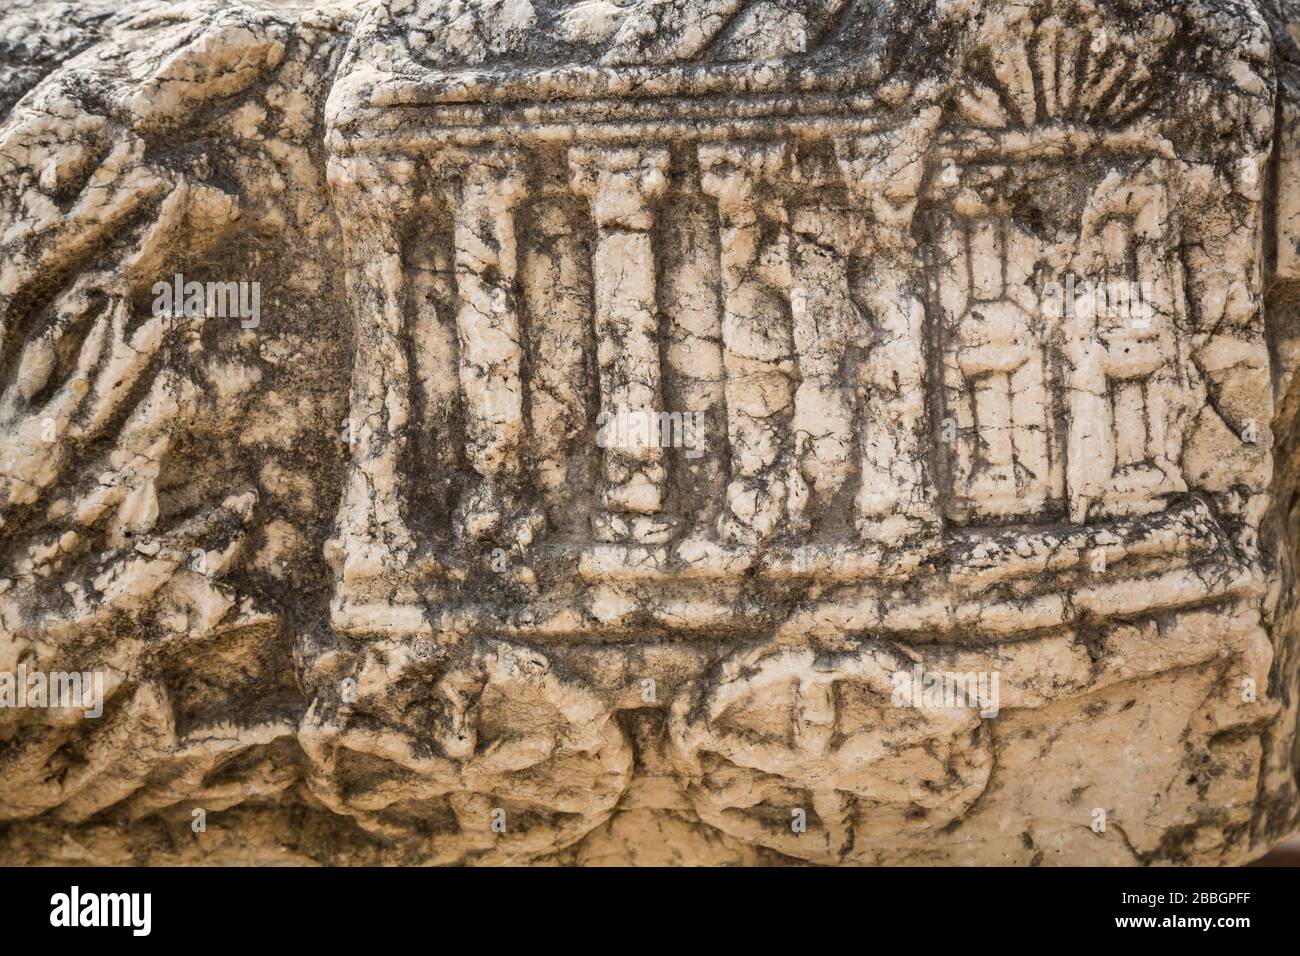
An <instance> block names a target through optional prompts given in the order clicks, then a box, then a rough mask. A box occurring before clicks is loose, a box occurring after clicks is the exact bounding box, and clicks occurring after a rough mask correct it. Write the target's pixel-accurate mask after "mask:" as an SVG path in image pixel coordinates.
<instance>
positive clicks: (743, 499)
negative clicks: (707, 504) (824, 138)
mask: <svg viewBox="0 0 1300 956" xmlns="http://www.w3.org/2000/svg"><path fill="white" fill-rule="evenodd" d="M699 160H700V173H701V183H700V184H701V186H702V188H703V189H704V192H706V193H707V194H708V195H710V196H713V197H714V198H715V199H716V200H717V202H718V217H719V220H720V222H721V230H720V232H721V245H722V287H723V318H722V345H723V361H724V366H725V369H726V397H727V438H728V441H729V444H730V446H731V483H730V484H729V485H728V486H727V511H726V512H725V513H724V514H723V515H722V518H721V520H720V526H721V527H720V528H719V531H720V532H721V534H722V536H723V538H724V539H727V540H732V541H740V542H747V543H752V542H754V541H756V540H761V539H763V538H766V537H769V536H770V535H772V534H773V533H774V532H775V531H776V530H777V528H778V526H779V524H780V521H781V518H782V516H783V515H784V513H785V509H786V503H787V498H788V493H789V488H788V485H787V479H788V474H787V473H786V468H785V463H784V462H783V461H782V445H783V444H784V436H785V434H786V433H787V427H788V422H789V418H790V414H791V409H792V406H793V401H794V372H795V364H794V345H793V340H792V335H791V328H790V319H789V314H788V309H789V303H788V300H787V297H788V295H789V291H790V260H789V245H790V241H789V224H788V221H787V215H786V210H785V206H784V204H783V202H782V201H781V199H780V196H779V194H778V192H777V190H778V189H779V187H780V186H781V185H782V184H783V183H784V182H785V180H786V178H787V177H788V166H789V162H790V148H789V146H788V144H785V143H723V144H704V145H701V146H700V149H699Z"/></svg>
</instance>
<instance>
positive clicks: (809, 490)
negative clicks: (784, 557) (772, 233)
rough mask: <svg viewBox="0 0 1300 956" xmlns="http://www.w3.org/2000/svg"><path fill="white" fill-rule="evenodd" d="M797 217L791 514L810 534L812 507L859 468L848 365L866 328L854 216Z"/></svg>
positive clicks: (816, 210) (808, 210) (804, 211)
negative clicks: (855, 291) (854, 279)
mask: <svg viewBox="0 0 1300 956" xmlns="http://www.w3.org/2000/svg"><path fill="white" fill-rule="evenodd" d="M792 218H793V223H792V230H791V231H792V254H791V284H792V288H791V291H790V318H791V324H792V329H793V333H794V347H795V353H796V355H797V357H798V363H799V387H798V389H797V390H796V392H795V396H794V419H793V421H792V423H791V424H792V429H793V432H794V457H795V461H794V466H793V467H792V468H791V469H790V501H789V505H788V509H787V510H788V512H789V515H790V522H791V525H792V526H793V527H794V528H797V529H806V528H808V527H809V526H810V522H811V517H810V516H809V515H808V514H807V513H806V512H807V509H808V508H809V506H810V505H814V504H825V503H828V502H829V501H830V500H831V499H832V498H833V497H834V496H835V495H836V493H837V492H838V491H839V490H840V489H841V488H842V487H843V486H844V484H845V483H846V482H847V481H848V480H849V477H850V475H851V474H852V471H853V466H854V462H853V458H854V439H853V415H854V407H855V403H854V395H853V384H852V383H851V382H847V381H845V376H844V363H845V361H846V360H847V358H848V353H849V348H850V346H853V345H857V346H859V347H860V346H862V345H864V344H865V342H864V341H863V340H864V338H865V336H866V334H867V329H866V328H865V324H864V323H863V322H862V320H861V316H860V315H859V313H858V309H857V306H855V305H854V303H853V300H852V296H851V294H850V285H849V256H850V254H851V252H852V239H853V237H852V232H853V229H852V223H851V221H850V216H849V214H848V213H847V212H846V211H845V210H842V209H834V208H830V207H828V206H825V205H817V206H812V207H805V208H801V209H798V210H797V211H796V212H795V213H794V215H793V217H792Z"/></svg>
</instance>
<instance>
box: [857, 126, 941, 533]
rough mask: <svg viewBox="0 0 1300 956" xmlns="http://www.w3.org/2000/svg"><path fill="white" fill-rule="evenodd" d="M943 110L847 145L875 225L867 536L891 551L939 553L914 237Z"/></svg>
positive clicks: (865, 438) (865, 431) (867, 265)
mask: <svg viewBox="0 0 1300 956" xmlns="http://www.w3.org/2000/svg"><path fill="white" fill-rule="evenodd" d="M938 119H939V110H938V108H937V107H931V108H927V109H925V110H923V111H921V112H920V113H919V114H918V115H917V118H916V119H915V120H913V122H912V123H911V124H910V125H909V126H907V127H904V128H902V129H898V130H890V131H887V132H885V133H880V134H873V135H870V136H860V137H845V138H842V139H837V140H836V142H835V151H836V154H837V156H838V158H839V162H840V167H841V169H842V171H843V173H844V179H845V182H846V184H847V186H848V188H849V190H850V192H851V194H852V195H853V196H855V197H856V198H857V199H858V201H859V202H861V203H862V204H863V207H864V212H865V213H866V214H867V216H868V217H869V222H868V225H867V236H866V238H865V241H864V246H863V250H862V251H863V253H864V263H863V265H864V268H863V269H862V270H861V273H860V277H859V282H858V284H857V288H856V289H855V291H856V292H857V294H858V296H859V298H860V301H861V302H862V304H863V305H864V306H866V308H867V310H868V311H869V313H870V315H871V320H872V322H873V323H874V332H875V341H874V343H873V344H872V347H871V353H870V356H869V358H868V360H867V361H866V362H865V363H863V373H864V376H863V381H862V387H863V391H864V396H863V397H864V416H863V418H864V420H863V425H862V458H861V472H862V484H861V487H860V488H859V490H858V495H857V499H856V502H855V508H856V513H857V526H858V533H859V535H860V536H861V537H862V538H863V539H864V540H866V541H868V542H871V543H873V544H878V545H882V546H896V545H899V544H902V543H903V542H904V541H906V540H907V539H909V538H912V537H914V536H921V537H925V538H927V539H928V541H929V542H930V543H931V544H932V545H937V535H936V532H937V531H938V530H939V517H938V514H937V512H936V509H935V494H934V488H933V486H932V483H931V478H930V460H929V458H930V451H929V437H930V432H929V428H928V423H927V420H926V384H927V383H926V371H925V309H924V305H923V304H922V301H921V289H922V288H923V287H924V282H923V279H924V275H923V268H922V263H921V259H920V256H919V255H918V253H917V249H916V244H915V242H914V240H913V239H912V236H911V225H912V217H913V214H914V213H915V211H916V202H917V193H918V190H919V188H920V183H921V176H922V173H923V171H924V165H923V164H924V156H925V152H926V149H927V148H928V146H929V143H930V141H931V137H932V134H933V131H934V128H935V125H936V124H937V123H938Z"/></svg>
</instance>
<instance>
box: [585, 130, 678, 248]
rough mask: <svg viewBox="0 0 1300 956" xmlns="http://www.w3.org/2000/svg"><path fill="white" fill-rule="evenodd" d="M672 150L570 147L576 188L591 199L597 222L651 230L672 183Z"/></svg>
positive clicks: (609, 226) (601, 225)
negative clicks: (655, 210) (655, 211)
mask: <svg viewBox="0 0 1300 956" xmlns="http://www.w3.org/2000/svg"><path fill="white" fill-rule="evenodd" d="M668 164H669V153H668V150H667V149H665V148H661V147H615V148H608V149H601V148H598V147H590V146H574V147H572V148H570V150H569V171H570V176H571V180H570V181H571V183H572V185H573V191H574V192H576V193H577V194H578V195H580V196H582V197H583V198H585V199H587V200H588V201H589V202H590V203H591V209H592V217H593V218H594V219H595V220H596V225H597V226H599V227H601V228H602V229H604V228H623V229H634V230H637V231H639V232H644V231H646V230H648V229H649V228H650V227H651V226H652V225H653V224H654V217H653V215H652V213H651V210H652V208H653V206H654V204H655V202H657V201H658V200H659V198H660V197H661V196H662V195H663V194H664V191H665V190H666V189H667V187H668Z"/></svg>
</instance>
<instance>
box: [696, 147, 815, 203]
mask: <svg viewBox="0 0 1300 956" xmlns="http://www.w3.org/2000/svg"><path fill="white" fill-rule="evenodd" d="M697 155H698V157H699V161H700V188H701V189H702V190H704V192H705V193H706V194H707V195H709V196H712V197H713V198H714V199H716V200H717V201H718V209H719V210H720V211H721V212H722V213H723V215H731V214H734V213H736V212H739V211H741V210H744V209H748V208H752V207H754V206H756V205H757V204H758V203H760V202H762V201H763V199H764V198H765V197H764V196H763V194H762V193H763V188H764V187H770V186H773V185H779V184H780V183H781V182H783V181H786V180H788V179H789V178H790V173H791V168H792V164H793V160H794V144H793V143H792V142H790V141H789V140H775V141H749V142H746V141H741V142H723V143H701V144H700V146H699V151H698V154H697Z"/></svg>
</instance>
